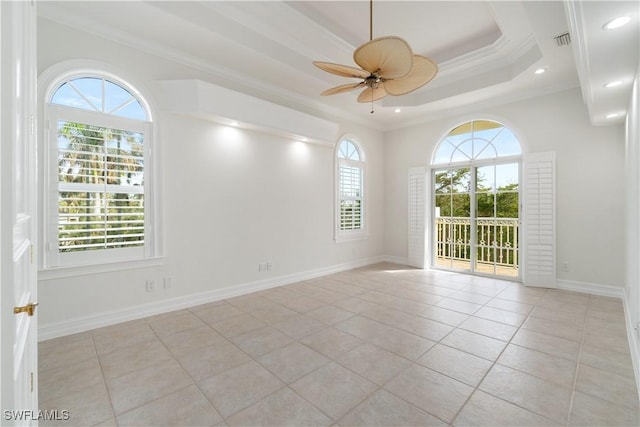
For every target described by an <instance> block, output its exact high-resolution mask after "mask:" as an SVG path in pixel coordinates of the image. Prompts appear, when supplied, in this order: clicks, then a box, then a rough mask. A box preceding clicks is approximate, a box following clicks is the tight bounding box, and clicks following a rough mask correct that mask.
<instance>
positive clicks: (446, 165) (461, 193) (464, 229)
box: [431, 120, 521, 277]
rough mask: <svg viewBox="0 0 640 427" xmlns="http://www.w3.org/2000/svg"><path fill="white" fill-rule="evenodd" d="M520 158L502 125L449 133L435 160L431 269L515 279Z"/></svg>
mask: <svg viewBox="0 0 640 427" xmlns="http://www.w3.org/2000/svg"><path fill="white" fill-rule="evenodd" d="M520 154H521V148H520V143H519V141H518V139H517V138H516V136H515V134H514V133H513V132H512V131H511V130H510V129H509V128H507V127H505V126H504V125H503V124H501V123H498V122H495V121H490V120H476V121H471V122H467V123H464V124H462V125H460V126H457V127H455V128H454V129H452V130H451V131H450V132H449V133H448V134H447V135H446V136H445V137H444V138H443V139H442V141H440V143H439V145H438V147H437V148H436V150H435V152H434V156H433V162H432V165H431V169H432V185H433V186H432V192H433V194H434V199H433V218H434V224H433V227H434V231H433V240H434V241H433V246H432V247H433V255H432V258H433V265H435V266H439V267H443V268H447V269H454V270H466V271H471V272H474V273H479V274H490V275H498V276H510V277H519V269H518V266H519V255H520V252H519V242H520V236H519V228H520Z"/></svg>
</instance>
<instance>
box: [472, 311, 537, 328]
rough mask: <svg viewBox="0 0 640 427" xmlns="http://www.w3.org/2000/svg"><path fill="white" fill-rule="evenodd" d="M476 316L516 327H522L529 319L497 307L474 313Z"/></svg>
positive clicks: (523, 315)
mask: <svg viewBox="0 0 640 427" xmlns="http://www.w3.org/2000/svg"><path fill="white" fill-rule="evenodd" d="M474 316H475V317H480V318H482V319H487V320H493V321H494V322H499V323H504V324H506V325H510V326H515V327H520V325H522V323H523V322H524V321H525V319H526V318H527V316H526V315H525V314H520V313H515V312H513V311H508V310H501V309H499V308H495V307H482V308H481V309H480V310H478V311H476V312H475V313H474Z"/></svg>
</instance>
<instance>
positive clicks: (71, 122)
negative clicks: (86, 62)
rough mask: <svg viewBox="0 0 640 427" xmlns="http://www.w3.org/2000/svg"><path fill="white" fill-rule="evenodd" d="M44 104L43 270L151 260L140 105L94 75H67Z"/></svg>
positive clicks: (146, 137)
mask: <svg viewBox="0 0 640 427" xmlns="http://www.w3.org/2000/svg"><path fill="white" fill-rule="evenodd" d="M45 101H46V104H45V114H46V120H45V122H46V123H48V125H47V126H48V130H47V131H46V132H47V144H48V150H47V153H48V156H47V161H48V166H49V168H48V170H49V173H48V174H47V176H46V178H45V181H46V185H47V188H48V189H49V191H48V196H49V197H48V198H47V200H48V203H47V204H46V207H45V210H46V214H45V221H47V223H46V224H45V236H44V239H45V243H46V244H45V247H46V248H47V250H46V251H45V267H56V266H74V265H76V266H80V265H86V264H96V263H103V262H113V261H123V260H133V259H142V258H145V257H150V256H153V255H154V249H153V244H152V242H153V240H154V236H153V233H152V227H151V222H152V221H151V217H152V215H153V211H152V209H151V206H152V203H151V198H152V195H151V192H150V188H151V183H150V176H151V174H150V173H149V171H150V169H151V167H150V165H151V162H149V153H150V146H151V120H150V118H151V114H150V111H149V109H148V107H147V104H146V102H144V100H143V99H142V97H141V96H140V95H139V94H138V92H137V91H136V90H134V89H133V88H132V87H130V86H128V85H127V84H125V83H123V82H121V81H119V80H118V79H117V78H115V77H111V76H106V75H101V74H100V73H95V74H86V73H83V74H80V75H71V76H69V75H67V76H66V77H65V78H63V79H61V80H59V81H57V82H56V83H55V84H54V85H53V86H52V90H51V91H50V95H49V98H48V99H46V100H45Z"/></svg>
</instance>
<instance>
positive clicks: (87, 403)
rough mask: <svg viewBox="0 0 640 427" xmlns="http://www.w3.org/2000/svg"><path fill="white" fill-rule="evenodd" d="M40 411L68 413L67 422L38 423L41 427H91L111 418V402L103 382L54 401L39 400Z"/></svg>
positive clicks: (66, 394)
mask: <svg viewBox="0 0 640 427" xmlns="http://www.w3.org/2000/svg"><path fill="white" fill-rule="evenodd" d="M39 406H40V409H42V410H57V411H63V410H66V411H69V412H68V415H69V419H68V420H58V421H40V425H41V426H69V425H75V426H83V425H87V426H92V425H95V424H98V423H100V422H103V421H107V420H111V419H112V418H113V410H112V409H111V401H110V400H109V394H108V393H107V388H106V386H105V385H104V383H103V382H99V383H97V384H94V385H91V386H88V387H86V388H83V389H80V390H77V391H75V392H71V393H65V394H64V395H61V396H60V397H58V398H56V399H50V400H46V401H45V400H41V401H40V405H39Z"/></svg>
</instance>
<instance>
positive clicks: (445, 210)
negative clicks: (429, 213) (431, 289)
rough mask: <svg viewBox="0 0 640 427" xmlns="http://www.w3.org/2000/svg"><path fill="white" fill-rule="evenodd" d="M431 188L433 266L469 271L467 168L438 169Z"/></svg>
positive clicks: (469, 212)
mask: <svg viewBox="0 0 640 427" xmlns="http://www.w3.org/2000/svg"><path fill="white" fill-rule="evenodd" d="M434 187H435V188H434V190H435V256H434V258H435V259H434V262H435V265H437V266H441V267H446V268H453V269H458V270H471V259H472V258H471V250H472V246H471V240H472V239H471V194H470V190H471V168H458V169H446V170H438V171H436V172H435V174H434Z"/></svg>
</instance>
